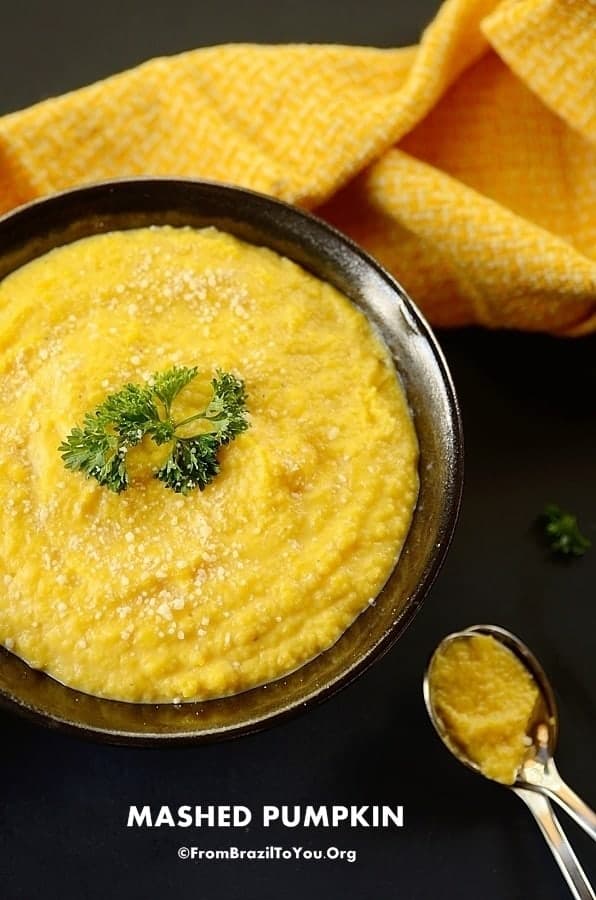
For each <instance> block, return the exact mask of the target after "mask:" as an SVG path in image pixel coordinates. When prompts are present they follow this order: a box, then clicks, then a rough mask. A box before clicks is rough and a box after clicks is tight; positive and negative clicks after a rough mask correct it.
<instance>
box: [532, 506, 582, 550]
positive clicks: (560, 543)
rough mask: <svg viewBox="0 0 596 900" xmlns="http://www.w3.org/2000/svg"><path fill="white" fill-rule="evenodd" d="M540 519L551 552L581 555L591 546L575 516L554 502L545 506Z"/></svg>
mask: <svg viewBox="0 0 596 900" xmlns="http://www.w3.org/2000/svg"><path fill="white" fill-rule="evenodd" d="M541 519H542V523H543V525H544V533H545V535H546V538H547V540H548V543H549V546H550V549H551V551H552V552H553V553H556V554H559V555H561V556H568V557H569V556H583V555H584V553H585V552H586V550H588V549H589V548H590V547H591V541H590V540H589V539H588V538H587V537H585V536H584V535H583V534H582V532H581V531H580V528H579V525H578V524H577V518H576V517H575V516H574V515H572V514H571V513H569V512H565V511H564V510H562V509H561V508H560V507H559V506H556V505H555V504H554V503H549V504H548V505H547V506H546V507H545V509H544V512H543V514H542V517H541Z"/></svg>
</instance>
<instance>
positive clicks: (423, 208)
mask: <svg viewBox="0 0 596 900" xmlns="http://www.w3.org/2000/svg"><path fill="white" fill-rule="evenodd" d="M150 174H156V175H174V176H192V177H197V178H209V179H216V180H221V181H227V182H232V183H234V184H239V185H243V186H246V187H249V188H253V189H255V190H259V191H264V192H266V193H269V194H273V195H275V196H277V197H280V198H282V199H284V200H287V201H290V202H292V203H297V204H299V205H301V206H304V207H307V208H309V209H314V210H315V211H316V212H318V213H319V214H320V215H322V216H323V217H325V218H327V219H328V220H330V221H332V222H333V223H335V224H336V225H338V226H339V227H340V228H342V229H343V230H344V231H346V232H347V233H349V234H351V235H352V236H353V237H354V238H355V239H356V240H357V241H359V242H360V243H361V244H362V245H363V246H364V247H366V248H367V249H368V250H369V251H371V252H372V253H373V254H374V255H375V256H376V257H377V258H378V259H379V260H380V261H381V262H382V263H383V264H384V265H385V266H386V267H387V268H388V269H389V270H390V271H391V272H393V273H394V274H395V275H396V277H397V278H398V279H399V280H400V281H401V282H402V283H403V284H404V286H405V287H406V288H407V289H408V290H409V291H410V293H411V294H412V296H413V297H414V299H415V300H416V301H417V302H418V303H419V304H420V306H421V307H422V309H423V310H424V311H425V312H426V314H427V315H428V317H429V318H430V320H431V321H432V322H433V323H434V324H436V325H442V326H454V325H463V324H469V323H480V324H482V325H486V326H489V327H505V328H522V329H527V330H534V331H548V332H551V333H555V334H567V335H577V334H583V333H588V332H591V331H594V330H596V3H595V0H501V2H498V0H446V2H445V3H444V4H443V6H442V7H441V8H440V10H439V12H438V14H437V16H436V18H435V20H434V21H433V22H432V23H431V25H430V26H429V27H428V28H427V29H426V31H425V32H424V34H423V36H422V40H421V42H420V44H419V45H418V46H417V47H408V48H403V49H396V50H380V49H374V48H366V47H344V46H317V45H289V46H258V45H245V44H232V45H226V46H221V47H212V48H206V49H200V50H195V51H191V52H187V53H183V54H181V55H179V56H174V57H169V58H159V59H154V60H151V61H149V62H147V63H144V64H143V65H141V66H139V67H137V68H135V69H132V70H131V71H128V72H124V73H122V74H119V75H116V76H113V77H111V78H108V79H107V80H105V81H101V82H99V83H97V84H94V85H91V86H89V87H85V88H82V89H81V90H77V91H74V92H72V93H69V94H66V95H65V96H62V97H58V98H53V99H50V100H46V101H44V102H42V103H39V104H37V105H35V106H33V107H31V108H30V109H26V110H23V111H19V112H16V113H12V114H10V115H7V116H4V118H0V211H7V210H10V209H11V208H13V207H15V206H17V205H18V204H21V203H24V202H26V201H28V200H31V199H33V198H35V197H40V196H43V195H45V194H49V193H51V192H53V191H58V190H62V189H64V188H68V187H71V186H73V185H80V184H84V183H88V182H91V181H98V180H102V179H106V178H113V177H123V176H127V175H150Z"/></svg>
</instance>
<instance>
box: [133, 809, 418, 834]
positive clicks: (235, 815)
mask: <svg viewBox="0 0 596 900" xmlns="http://www.w3.org/2000/svg"><path fill="white" fill-rule="evenodd" d="M256 822H258V823H259V824H260V825H261V826H263V827H264V828H269V827H271V826H278V827H279V826H282V827H284V828H340V827H342V826H343V827H349V828H402V827H403V824H404V808H403V806H342V805H339V804H338V805H335V804H334V805H328V806H285V805H284V806H276V805H265V806H262V807H261V808H260V809H259V810H258V811H257V810H252V809H250V808H249V807H248V806H242V805H238V806H219V805H215V804H214V805H209V806H177V807H171V806H130V807H129V809H128V817H127V821H126V825H127V827H128V828H246V826H247V825H250V824H251V823H256Z"/></svg>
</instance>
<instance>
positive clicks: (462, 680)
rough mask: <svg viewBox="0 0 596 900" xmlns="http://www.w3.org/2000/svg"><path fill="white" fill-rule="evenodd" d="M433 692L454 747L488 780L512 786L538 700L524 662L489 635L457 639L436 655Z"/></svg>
mask: <svg viewBox="0 0 596 900" xmlns="http://www.w3.org/2000/svg"><path fill="white" fill-rule="evenodd" d="M430 688H431V694H432V703H433V707H434V709H435V712H436V713H437V715H438V717H439V719H440V720H441V722H442V724H443V726H444V728H445V730H446V732H447V735H448V736H449V738H450V740H451V741H452V743H453V744H455V745H456V746H457V747H458V748H459V749H460V750H462V751H463V752H464V754H465V756H467V758H468V759H469V760H471V761H472V762H475V763H476V764H477V765H478V766H479V768H480V770H481V771H482V772H483V773H484V774H485V775H487V776H488V777H489V778H494V779H495V781H501V782H503V783H504V784H513V782H514V781H515V776H516V774H517V771H518V769H519V767H520V766H521V765H522V763H523V762H524V759H525V756H526V753H527V750H528V732H529V730H530V727H531V725H532V720H533V714H534V710H535V707H536V703H537V701H538V697H539V693H538V688H537V687H536V684H535V682H534V679H533V678H532V676H531V675H530V673H529V672H528V670H527V669H526V667H525V666H524V665H523V663H521V662H520V661H519V659H518V658H517V657H516V656H515V655H514V654H513V653H512V652H511V650H508V649H507V647H504V646H503V644H501V643H500V642H499V641H497V640H495V638H493V637H490V636H489V635H482V634H477V635H473V636H470V637H461V638H456V639H454V640H452V641H449V642H448V643H447V644H446V645H445V646H444V647H443V648H441V649H440V650H439V651H438V652H437V653H436V654H435V656H434V658H433V662H432V665H431V670H430Z"/></svg>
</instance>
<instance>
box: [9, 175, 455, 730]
mask: <svg viewBox="0 0 596 900" xmlns="http://www.w3.org/2000/svg"><path fill="white" fill-rule="evenodd" d="M152 224H157V225H162V224H170V225H194V226H199V227H200V226H205V225H214V226H216V227H217V228H220V229H222V230H223V231H228V232H230V233H232V234H234V235H237V236H238V237H239V238H243V239H244V240H246V241H250V242H252V243H255V244H262V245H265V246H267V247H270V248H272V249H273V250H275V251H277V252H278V253H281V254H283V255H284V256H288V257H289V258H290V259H293V260H295V261H296V262H297V263H300V265H302V266H304V267H305V268H306V269H309V270H310V271H311V272H313V273H314V274H315V275H317V276H318V277H319V278H321V279H323V280H325V281H328V282H330V283H331V284H332V285H334V286H335V287H336V288H338V289H339V290H340V291H342V292H343V293H344V294H346V295H347V296H348V297H349V298H350V300H352V302H353V303H355V304H356V305H357V306H358V307H360V308H361V309H362V310H363V311H364V313H365V314H366V316H367V317H368V318H369V320H370V321H371V322H372V323H373V324H374V325H375V326H376V327H377V329H378V330H379V331H380V333H381V334H382V336H383V338H384V340H385V342H386V344H387V346H388V348H389V350H390V352H391V355H392V357H393V358H394V360H395V361H396V365H397V367H398V369H399V372H400V375H401V378H402V381H403V383H404V386H405V390H406V392H407V396H408V401H409V404H410V407H411V410H412V413H413V416H414V422H415V426H416V431H417V433H418V440H419V443H420V495H419V499H418V505H417V507H416V510H415V512H414V517H413V520H412V525H411V528H410V531H409V534H408V536H407V539H406V542H405V546H404V548H403V552H402V555H401V557H400V560H399V564H398V565H397V566H396V567H395V569H394V571H393V573H392V574H391V577H390V578H389V580H388V581H387V583H386V585H385V587H384V588H383V590H382V591H381V593H380V594H379V596H378V598H377V600H376V603H375V604H374V606H371V607H369V608H368V609H367V610H366V611H365V612H364V613H362V615H361V616H359V618H358V619H357V620H356V621H355V622H354V623H353V625H351V626H350V628H349V629H348V630H347V631H346V632H345V633H344V634H343V636H342V637H341V638H340V639H339V640H338V641H337V643H336V644H335V645H334V646H333V647H331V648H330V649H329V650H327V651H325V652H324V653H322V654H321V655H320V656H318V657H317V658H316V659H313V660H312V661H311V662H309V663H307V664H306V665H304V666H303V667H302V668H301V669H299V670H297V671H296V672H294V673H292V674H291V675H288V676H287V677H285V678H281V679H279V680H278V681H274V682H272V683H270V684H267V685H263V686H262V687H258V688H255V689H253V690H250V691H247V692H245V693H243V694H238V695H236V696H234V697H227V698H224V699H221V700H210V701H208V702H204V703H188V704H183V705H180V706H173V705H171V704H170V705H168V704H159V705H153V704H140V703H139V704H134V703H122V702H118V701H114V700H103V699H100V698H98V697H91V696H89V695H87V694H82V693H79V692H78V691H75V690H72V689H71V688H68V687H64V686H63V685H61V684H59V683H58V682H57V681H54V680H53V679H52V678H50V677H49V676H48V675H45V674H43V673H42V672H37V671H34V670H32V669H30V668H29V667H28V666H27V665H25V663H23V662H22V661H21V660H20V659H18V658H17V657H16V656H14V655H13V654H11V653H9V652H8V651H6V650H0V704H1V705H2V706H3V707H5V708H7V709H10V710H14V711H15V712H18V713H21V714H24V715H26V716H27V717H29V718H31V719H33V720H35V721H37V722H40V723H43V724H45V725H50V726H53V727H59V728H63V729H66V730H68V731H71V732H76V733H79V734H83V735H87V736H89V737H93V738H96V739H102V740H106V741H111V742H114V743H138V744H156V743H159V744H162V745H163V744H164V743H170V744H180V743H199V742H202V741H208V740H214V739H220V738H224V737H230V736H233V735H240V734H247V733H249V732H251V731H255V730H257V729H259V728H263V727H265V726H267V725H271V724H273V723H274V722H277V721H280V720H282V719H285V718H286V717H288V716H290V715H292V714H294V713H297V712H299V711H300V710H304V709H306V708H308V707H309V706H312V705H313V704H314V703H317V702H319V701H321V700H324V699H325V698H327V697H330V696H331V695H332V694H334V693H335V692H336V691H338V690H339V689H340V688H342V687H345V686H346V685H347V684H349V683H350V682H351V681H353V680H354V679H355V678H356V676H357V675H360V674H362V672H364V671H365V670H366V669H367V668H368V666H370V665H371V663H373V662H374V661H375V660H376V659H379V657H380V656H382V654H383V653H385V652H386V651H387V650H388V649H389V648H390V647H391V646H392V645H393V644H394V643H395V642H396V641H397V640H398V638H399V637H400V635H402V634H403V633H404V631H405V629H406V627H407V626H408V624H409V623H410V622H411V621H412V618H413V617H414V614H415V613H416V611H417V610H418V608H419V607H420V604H421V603H422V600H423V598H424V596H425V595H426V593H427V591H428V589H429V588H430V586H431V584H432V582H433V581H434V579H435V577H436V575H437V572H438V571H439V568H440V566H441V564H442V562H443V559H444V557H445V554H446V551H447V548H448V545H449V542H450V540H451V536H452V534H453V530H454V527H455V523H456V519H457V513H458V507H459V501H460V494H461V487H462V432H461V421H460V414H459V409H458V405H457V400H456V396H455V393H454V390H453V385H452V382H451V378H450V375H449V372H448V370H447V366H446V364H445V361H444V359H443V356H442V354H441V351H440V350H439V348H438V346H437V344H436V342H435V339H434V337H433V335H432V332H431V331H430V329H429V327H428V325H427V324H426V322H425V321H424V319H423V318H422V316H421V315H420V313H419V312H418V310H417V309H416V307H415V306H414V304H413V303H412V301H411V300H410V299H409V298H408V296H407V295H406V293H405V291H404V290H403V289H402V288H401V287H400V286H399V284H397V282H395V281H394V280H393V279H392V278H391V277H390V276H389V275H388V274H387V273H386V272H384V271H383V269H382V268H381V267H380V266H379V265H378V264H377V263H376V262H375V261H374V260H372V259H371V258H370V257H369V256H367V255H366V254H365V253H364V252H363V251H362V250H361V249H360V248H359V247H357V246H356V245H355V244H353V243H352V242H351V241H350V240H348V239H347V238H346V237H344V236H343V235H342V234H340V233H339V232H337V231H335V230H334V229H333V228H331V227H330V226H328V225H326V224H325V223H324V222H321V221H320V220H318V219H316V218H313V217H312V216H310V215H307V214H306V213H304V212H301V211H300V210H298V209H295V208H294V207H291V206H288V205H286V204H284V203H280V202H278V201H276V200H273V199H271V198H269V197H265V196H262V195H260V194H256V193H252V192H250V191H245V190H240V189H238V188H234V187H228V186H225V185H221V184H213V183H206V182H200V181H188V180H175V179H133V180H127V181H117V182H110V183H105V184H98V185H93V186H90V187H85V188H81V189H79V190H74V191H68V192H66V193H63V194H58V195H55V196H52V197H50V198H48V199H45V200H40V201H38V202H35V203H32V204H30V205H28V206H25V207H21V208H20V209H18V210H16V211H15V212H13V213H11V214H9V215H7V216H5V217H4V218H2V219H0V279H1V278H3V277H4V276H5V275H7V274H8V273H10V272H12V271H13V270H14V269H16V268H17V267H18V266H21V265H23V264H24V263H26V262H28V261H29V260H31V259H33V258H34V257H37V256H39V255H40V254H42V253H45V252H46V251H48V250H50V249H52V248H53V247H57V246H59V245H61V244H66V243H69V242H70V241H74V240H77V238H81V237H84V236H86V235H92V234H97V233H99V232H104V231H113V230H115V229H124V228H137V227H139V226H144V225H152Z"/></svg>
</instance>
